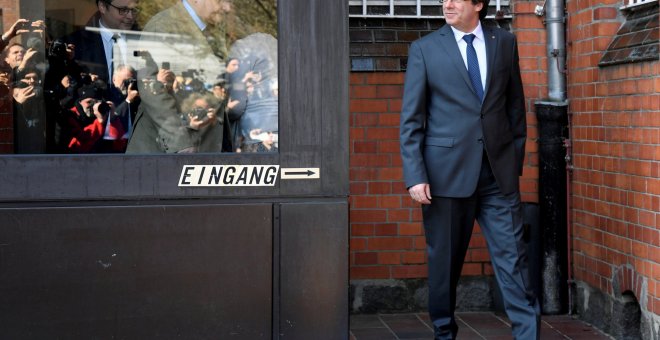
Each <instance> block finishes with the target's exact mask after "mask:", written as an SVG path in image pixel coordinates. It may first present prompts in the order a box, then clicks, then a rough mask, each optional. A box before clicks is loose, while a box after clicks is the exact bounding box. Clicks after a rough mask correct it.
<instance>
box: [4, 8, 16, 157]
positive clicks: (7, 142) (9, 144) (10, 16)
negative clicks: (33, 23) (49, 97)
mask: <svg viewBox="0 0 660 340" xmlns="http://www.w3.org/2000/svg"><path fill="white" fill-rule="evenodd" d="M16 3H17V1H16V0H0V8H2V28H3V32H2V33H4V32H5V31H7V30H8V29H9V28H10V27H11V25H13V24H14V23H15V22H16V20H18V14H19V13H18V11H17V10H16V8H18V6H16ZM12 116H13V115H12V113H11V112H0V154H8V153H13V152H14V130H13V120H12Z"/></svg>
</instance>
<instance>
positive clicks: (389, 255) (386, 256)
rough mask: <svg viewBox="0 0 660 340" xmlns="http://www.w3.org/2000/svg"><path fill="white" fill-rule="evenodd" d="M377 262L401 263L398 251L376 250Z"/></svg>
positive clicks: (387, 263)
mask: <svg viewBox="0 0 660 340" xmlns="http://www.w3.org/2000/svg"><path fill="white" fill-rule="evenodd" d="M377 254H378V264H381V265H393V264H401V253H399V252H383V251H381V252H378V253H377Z"/></svg>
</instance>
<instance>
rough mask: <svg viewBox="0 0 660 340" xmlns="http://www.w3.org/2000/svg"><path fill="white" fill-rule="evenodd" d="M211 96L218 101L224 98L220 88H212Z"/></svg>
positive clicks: (223, 91)
mask: <svg viewBox="0 0 660 340" xmlns="http://www.w3.org/2000/svg"><path fill="white" fill-rule="evenodd" d="M213 95H214V96H215V97H216V98H218V99H223V98H225V89H224V88H223V87H222V86H218V85H216V86H213Z"/></svg>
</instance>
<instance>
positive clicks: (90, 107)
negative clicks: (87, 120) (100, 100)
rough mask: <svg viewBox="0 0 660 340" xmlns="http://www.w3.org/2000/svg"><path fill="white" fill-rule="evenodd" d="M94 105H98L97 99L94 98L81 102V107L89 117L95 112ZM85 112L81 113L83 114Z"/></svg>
mask: <svg viewBox="0 0 660 340" xmlns="http://www.w3.org/2000/svg"><path fill="white" fill-rule="evenodd" d="M94 104H96V99H94V98H85V99H82V100H80V106H81V107H82V108H83V110H84V113H85V114H87V115H88V116H91V115H92V114H93V112H94ZM82 113H83V112H80V114H82Z"/></svg>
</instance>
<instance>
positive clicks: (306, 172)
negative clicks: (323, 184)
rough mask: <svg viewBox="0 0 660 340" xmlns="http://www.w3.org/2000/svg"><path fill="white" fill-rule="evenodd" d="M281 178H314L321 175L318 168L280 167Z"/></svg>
mask: <svg viewBox="0 0 660 340" xmlns="http://www.w3.org/2000/svg"><path fill="white" fill-rule="evenodd" d="M281 176H282V179H314V178H320V177H321V171H320V169H319V168H282V174H281Z"/></svg>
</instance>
